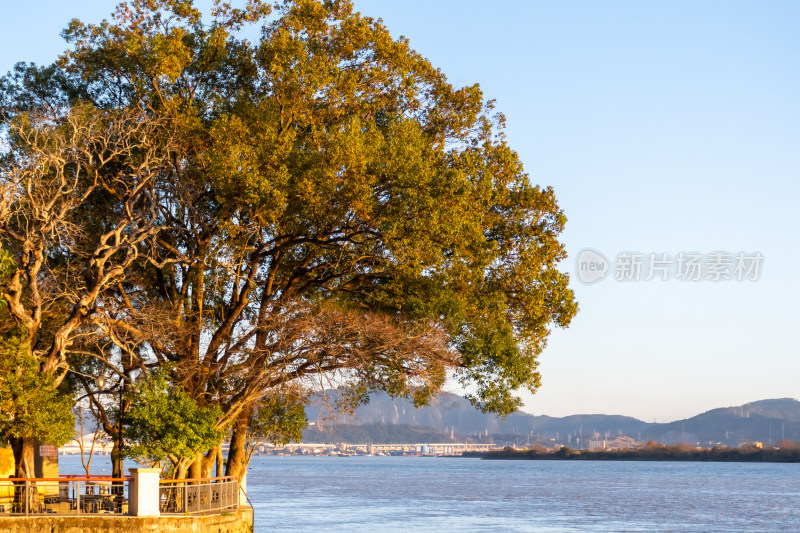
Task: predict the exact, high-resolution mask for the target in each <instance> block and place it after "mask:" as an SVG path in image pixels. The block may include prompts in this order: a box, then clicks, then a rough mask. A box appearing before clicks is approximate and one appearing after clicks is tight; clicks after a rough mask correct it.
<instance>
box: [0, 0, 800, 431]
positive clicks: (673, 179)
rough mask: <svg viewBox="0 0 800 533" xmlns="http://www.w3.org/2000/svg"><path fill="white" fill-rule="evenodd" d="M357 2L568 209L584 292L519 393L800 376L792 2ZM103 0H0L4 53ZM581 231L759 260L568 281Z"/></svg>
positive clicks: (623, 400)
mask: <svg viewBox="0 0 800 533" xmlns="http://www.w3.org/2000/svg"><path fill="white" fill-rule="evenodd" d="M234 3H236V2H234ZM203 4H207V2H202V3H201V5H203ZM355 4H356V8H357V9H358V10H360V11H362V12H364V13H365V14H369V15H372V16H376V17H382V18H383V19H384V21H385V23H386V25H387V26H388V27H389V29H390V30H391V31H392V33H393V34H394V35H398V36H399V35H405V36H406V37H408V38H409V39H410V40H411V44H412V46H413V47H414V48H415V49H417V50H418V51H419V52H421V53H422V54H423V55H424V56H426V57H428V58H429V59H430V60H431V61H432V62H433V64H434V65H436V66H437V67H439V68H441V69H442V70H443V71H444V72H445V73H446V74H447V75H448V77H449V78H450V80H451V81H452V82H453V83H455V84H461V85H465V84H472V83H475V82H477V83H480V85H481V87H482V88H483V90H484V93H485V95H486V97H488V98H494V99H496V100H497V107H498V109H499V110H500V111H502V112H504V113H505V114H506V117H507V119H508V132H507V133H508V141H509V144H510V145H511V146H512V147H513V148H514V149H516V150H517V151H518V152H519V154H520V156H521V158H522V160H523V162H524V163H525V165H526V168H527V170H528V172H529V173H530V176H531V179H532V181H534V182H535V183H538V184H541V185H551V186H553V187H554V188H555V191H556V193H557V196H558V198H559V201H560V204H561V206H562V208H563V209H564V210H565V212H566V215H567V218H568V224H567V230H566V232H565V233H564V237H563V240H564V242H565V244H566V246H567V250H568V252H569V254H570V258H569V259H568V260H567V261H566V262H565V263H564V265H563V268H564V269H565V270H567V271H569V272H571V273H573V280H574V281H573V288H574V289H575V292H576V294H577V297H578V300H579V302H580V306H581V311H580V313H579V315H578V316H577V317H576V318H575V320H574V322H573V324H572V326H571V327H570V328H569V329H568V330H565V331H557V332H556V333H555V334H554V335H553V336H552V338H551V341H550V344H549V347H548V348H547V350H546V351H545V352H544V353H543V354H542V356H541V367H540V370H541V372H542V375H543V387H542V389H541V390H540V392H539V393H537V394H536V395H535V396H533V397H530V396H528V397H526V405H525V410H527V411H530V412H533V413H536V414H549V415H566V414H573V413H579V412H581V413H587V412H602V413H618V414H626V415H632V416H636V417H639V418H642V419H645V420H648V421H652V420H653V419H656V420H658V421H665V420H672V419H676V418H681V417H684V416H690V415H693V414H695V413H697V412H699V411H703V410H706V409H710V408H713V407H718V406H727V405H735V404H740V403H745V402H748V401H753V400H758V399H763V398H774V397H794V398H796V397H798V396H800V393H799V392H798V389H799V388H800V384H798V377H799V376H800V357H798V355H800V349H799V348H800V340H798V337H797V335H796V334H795V330H796V328H798V325H799V324H800V310H799V308H800V306H798V303H797V301H796V299H797V298H798V296H800V282H799V281H798V277H799V276H800V245H799V243H800V240H798V238H797V231H798V229H800V210H799V209H797V207H796V205H795V204H796V202H797V201H798V199H800V184H798V177H800V97H798V87H800V56H799V55H798V53H797V51H798V50H800V33H798V32H797V30H796V29H797V28H798V27H800V4H798V3H796V2H779V1H770V2H756V1H755V0H753V1H750V2H737V1H704V2H679V1H670V2H660V3H657V2H634V1H604V2H593V1H592V2H590V1H565V2H556V1H551V2H523V1H516V2H512V1H495V2H491V3H488V2H480V3H479V2H470V1H455V0H453V1H449V0H448V1H445V0H442V1H430V0H428V1H419V0H405V1H403V2H385V1H384V2H381V1H378V0H356V2H355ZM114 5H115V2H114V1H105V0H102V1H100V0H98V1H94V2H92V1H85V2H79V3H78V2H76V3H68V2H56V1H50V0H47V1H36V0H33V1H31V2H27V3H18V2H14V3H11V4H10V5H8V6H5V7H4V16H3V17H2V19H0V70H2V71H6V70H8V69H9V68H10V67H11V66H12V65H13V63H15V62H16V61H20V60H28V61H35V62H37V63H47V62H49V61H51V60H52V59H54V58H55V56H56V55H57V54H58V53H59V52H60V51H62V50H63V48H64V43H63V42H62V41H61V39H60V38H59V36H58V34H59V31H60V30H61V29H62V28H63V27H64V26H65V25H66V23H67V21H68V20H69V19H70V18H72V17H77V18H81V19H82V20H85V21H99V20H100V19H101V18H103V17H105V16H108V15H109V14H110V13H111V11H112V9H113V6H114ZM584 248H593V249H596V250H599V251H601V252H602V253H603V254H605V256H606V257H608V258H609V259H610V260H612V261H613V259H614V258H615V256H616V255H617V254H618V253H619V252H622V251H638V252H642V253H645V254H647V253H650V252H654V253H659V254H660V253H670V254H677V253H679V252H681V251H697V252H701V253H709V252H713V251H717V250H725V251H730V252H739V251H744V252H756V251H759V252H761V254H762V255H763V256H764V261H763V263H762V265H761V266H762V270H761V275H760V278H759V279H758V280H757V281H742V282H738V281H730V282H720V283H714V282H710V281H701V282H681V281H677V280H674V279H670V280H668V281H661V280H653V281H649V282H648V281H639V282H619V281H616V280H614V279H605V280H603V281H601V282H599V283H596V284H593V285H583V284H581V283H580V282H579V281H578V280H577V276H575V275H574V274H575V269H576V265H575V259H576V257H577V255H578V253H579V252H580V251H581V250H582V249H584ZM612 269H613V266H612ZM612 274H613V271H612Z"/></svg>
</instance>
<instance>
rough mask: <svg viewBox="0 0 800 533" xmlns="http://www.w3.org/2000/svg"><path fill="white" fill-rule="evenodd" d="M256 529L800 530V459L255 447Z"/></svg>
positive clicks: (251, 486)
mask: <svg viewBox="0 0 800 533" xmlns="http://www.w3.org/2000/svg"><path fill="white" fill-rule="evenodd" d="M247 477H248V494H249V497H250V499H251V500H252V502H253V505H254V507H255V515H256V528H255V530H256V532H258V533H267V532H313V533H319V532H335V531H343V532H353V533H354V532H365V533H366V532H401V531H402V532H407V531H420V532H428V531H437V532H438V531H441V532H467V531H469V532H473V531H487V532H489V531H491V532H495V531H497V532H514V531H518V532H528V531H534V532H573V531H597V532H605V531H648V532H649V531H680V532H684V531H685V532H690V531H698V532H699V531H702V532H710V531H719V532H726V533H727V532H733V531H769V532H773V531H791V532H800V464H755V463H696V462H692V463H684V462H600V461H498V460H492V461H487V460H480V459H461V458H434V457H296V456H285V457H280V456H265V457H254V458H253V461H252V462H251V464H250V469H249V472H248V476H247Z"/></svg>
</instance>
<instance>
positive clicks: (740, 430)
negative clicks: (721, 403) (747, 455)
mask: <svg viewBox="0 0 800 533" xmlns="http://www.w3.org/2000/svg"><path fill="white" fill-rule="evenodd" d="M784 437H785V438H786V439H788V440H795V441H797V440H800V401H798V400H795V399H793V398H781V399H774V400H761V401H757V402H752V403H748V404H744V405H740V406H736V407H722V408H718V409H712V410H710V411H706V412H705V413H701V414H699V415H697V416H693V417H691V418H687V419H685V420H676V421H675V422H670V423H667V424H650V425H649V426H648V428H647V429H646V430H645V431H643V432H642V438H644V439H647V440H654V441H658V442H662V443H664V444H675V443H678V442H700V443H702V444H708V443H712V444H714V443H722V444H726V445H729V446H736V445H738V444H740V443H742V442H747V441H761V442H765V443H771V442H773V443H774V442H777V441H778V440H780V439H782V438H784Z"/></svg>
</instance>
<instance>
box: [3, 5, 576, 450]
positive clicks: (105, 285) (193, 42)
mask: <svg viewBox="0 0 800 533" xmlns="http://www.w3.org/2000/svg"><path fill="white" fill-rule="evenodd" d="M251 24H261V25H263V29H262V33H261V37H260V39H259V40H258V41H257V42H250V41H248V40H245V39H242V38H240V37H239V33H238V32H239V30H240V29H241V28H242V27H243V26H244V25H251ZM63 35H64V37H65V39H66V40H67V42H68V43H69V45H70V48H69V49H68V50H67V51H66V52H65V53H64V54H63V55H62V56H61V57H60V58H59V60H58V61H57V62H56V63H55V64H54V65H51V66H48V67H37V66H34V65H25V64H20V65H18V66H17V67H16V68H15V70H14V72H12V73H10V74H9V75H8V76H6V77H4V78H3V79H2V81H0V114H1V115H2V118H3V125H4V128H5V130H4V131H5V136H6V138H7V139H8V140H9V143H8V147H7V149H6V150H5V151H4V153H3V159H2V163H1V164H2V166H0V188H2V189H3V191H4V195H3V200H2V201H0V242H1V243H2V246H3V248H4V249H6V250H8V252H9V253H10V256H11V257H12V258H13V262H14V268H12V269H11V270H12V272H11V273H10V278H9V279H10V281H6V282H4V283H3V284H2V287H0V290H1V291H2V292H1V293H0V295H1V296H2V298H3V301H5V302H7V305H9V310H10V313H11V315H13V320H15V321H16V322H18V323H20V324H23V325H24V326H25V327H26V328H27V336H28V338H29V339H31V342H32V344H31V346H32V349H31V356H32V357H35V358H36V359H37V360H38V361H40V371H41V372H43V373H47V374H52V375H54V376H56V377H55V380H56V381H58V380H59V379H63V377H64V376H65V369H66V368H67V367H68V366H69V365H70V364H71V363H70V357H73V358H74V359H73V360H77V361H81V360H86V359H92V360H94V361H101V362H102V363H103V364H104V365H106V366H108V367H109V368H111V369H112V371H113V372H115V373H116V374H117V375H118V376H119V377H120V386H123V384H125V383H127V384H128V385H127V386H128V387H129V388H130V387H131V386H132V385H131V384H132V383H133V379H132V376H134V375H135V374H137V373H142V374H145V375H147V374H148V373H149V372H151V371H152V370H153V369H156V368H158V367H163V366H169V368H171V369H172V370H171V373H170V382H171V384H172V385H171V386H172V387H175V388H176V389H178V388H179V389H180V390H181V391H185V393H186V394H187V395H188V397H190V398H192V399H193V400H194V401H196V402H197V405H198V406H199V407H200V408H205V407H212V406H216V407H218V408H219V416H218V417H217V420H216V422H215V427H216V429H218V430H222V429H224V428H227V427H229V426H231V424H233V425H234V428H240V429H241V431H245V432H246V427H247V425H248V424H249V423H250V422H249V421H250V420H253V417H252V413H253V408H254V406H255V405H256V403H257V402H259V401H260V400H261V399H262V398H263V397H264V396H265V395H266V394H267V393H268V392H269V391H271V390H277V389H279V388H280V387H284V386H286V385H287V384H298V385H304V386H309V384H310V383H312V382H317V383H319V380H320V379H321V380H323V382H326V380H327V383H331V384H335V385H336V386H340V385H347V386H349V387H350V388H351V389H352V390H354V391H356V392H358V393H359V394H362V395H363V394H365V393H367V392H368V391H369V390H373V389H384V390H387V391H389V392H390V393H391V394H395V395H404V396H413V397H414V399H415V401H417V402H418V403H424V402H425V401H427V399H428V398H430V396H431V395H432V394H434V393H435V392H436V391H437V390H438V389H439V388H440V387H441V386H442V385H443V384H444V382H445V379H446V378H447V375H448V372H450V373H452V374H453V375H454V376H455V377H456V378H457V379H459V380H460V381H461V383H462V384H464V385H465V386H466V387H467V388H468V390H470V391H471V393H470V395H469V397H470V399H471V400H472V401H473V402H474V403H475V405H476V406H478V407H480V408H482V409H484V410H491V411H495V412H498V413H509V412H512V411H513V410H515V409H516V408H517V407H518V405H519V400H518V398H516V396H515V395H514V392H515V391H517V390H519V389H528V390H530V391H535V390H536V389H537V388H538V387H539V384H540V383H539V373H538V371H537V357H538V355H539V354H540V353H541V351H542V349H543V348H544V346H545V343H546V339H547V336H548V333H549V331H550V329H551V328H552V327H553V326H560V327H566V326H567V325H568V324H569V322H570V320H571V318H572V316H573V315H574V314H575V312H576V310H577V306H576V304H575V302H574V300H573V294H572V291H571V290H570V289H569V288H568V276H567V275H566V274H564V273H562V272H560V271H559V270H558V269H557V263H558V262H559V261H560V260H561V259H563V258H564V257H565V252H564V249H563V246H562V245H561V244H560V242H559V241H558V237H559V234H560V232H561V231H562V230H563V227H564V223H565V220H566V219H565V217H564V214H563V213H562V211H561V210H560V208H559V207H558V204H557V202H556V199H555V194H554V191H553V190H552V189H550V188H541V187H539V186H536V185H533V184H532V183H531V182H530V179H529V176H528V175H527V174H526V173H525V171H524V169H523V166H522V164H521V162H520V160H519V158H518V156H517V154H516V153H515V152H514V151H513V150H512V149H511V148H510V147H509V146H508V145H507V143H506V139H505V137H504V135H503V127H504V119H503V116H502V115H501V114H499V113H496V112H495V110H494V104H493V102H492V101H487V100H486V99H485V98H484V97H483V94H482V92H481V90H480V88H479V87H478V85H472V86H467V87H454V86H453V85H451V84H450V83H449V82H448V81H447V78H446V77H445V75H444V74H443V73H442V72H441V71H439V70H437V69H436V68H435V67H433V66H432V65H431V64H430V62H429V61H427V60H426V59H424V58H423V57H422V56H421V55H420V54H419V53H417V52H415V51H414V50H413V49H412V48H411V47H410V44H409V42H408V41H407V40H406V39H404V38H394V37H392V36H391V35H390V34H389V32H388V30H387V29H386V28H385V27H384V26H383V24H382V23H381V21H379V20H375V19H372V18H369V17H364V16H362V15H360V14H358V13H356V12H354V11H353V8H352V5H351V4H350V3H349V2H347V1H319V0H296V1H286V2H280V3H278V4H276V5H275V6H271V5H269V4H268V3H266V2H262V1H258V0H250V1H249V2H248V3H247V4H246V7H244V8H241V9H235V8H232V7H230V6H229V5H227V4H225V3H222V2H217V3H215V8H214V10H213V12H212V14H211V17H210V18H209V17H206V18H203V17H202V15H201V13H200V12H199V11H198V10H197V9H196V8H195V7H194V6H193V4H192V2H191V1H187V0H133V1H131V2H129V3H123V4H121V5H120V6H119V8H118V10H117V11H116V13H115V15H114V18H113V20H112V21H103V22H102V23H100V24H84V23H81V22H79V21H72V22H71V23H70V25H69V27H68V28H67V29H66V30H64V32H63ZM29 221H33V222H34V223H30V222H29ZM45 293H46V294H45ZM45 322H47V327H46V328H44V327H43V326H42V324H44V323H45ZM242 428H243V429H242ZM236 431H237V430H236V429H234V433H236ZM243 435H244V434H242V435H240V436H241V437H242V439H243V438H244V436H243ZM234 441H237V439H236V435H234ZM237 442H238V441H237ZM242 442H243V441H242ZM240 446H243V444H241V445H240ZM233 447H234V446H233V445H232V448H233Z"/></svg>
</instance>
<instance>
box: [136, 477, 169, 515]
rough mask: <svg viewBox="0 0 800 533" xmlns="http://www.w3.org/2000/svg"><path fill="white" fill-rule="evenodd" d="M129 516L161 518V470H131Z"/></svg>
mask: <svg viewBox="0 0 800 533" xmlns="http://www.w3.org/2000/svg"><path fill="white" fill-rule="evenodd" d="M128 470H129V471H130V473H131V481H130V485H129V486H128V514H129V515H131V516H159V515H160V514H161V510H160V508H159V501H160V490H159V474H161V469H160V468H129V469H128Z"/></svg>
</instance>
